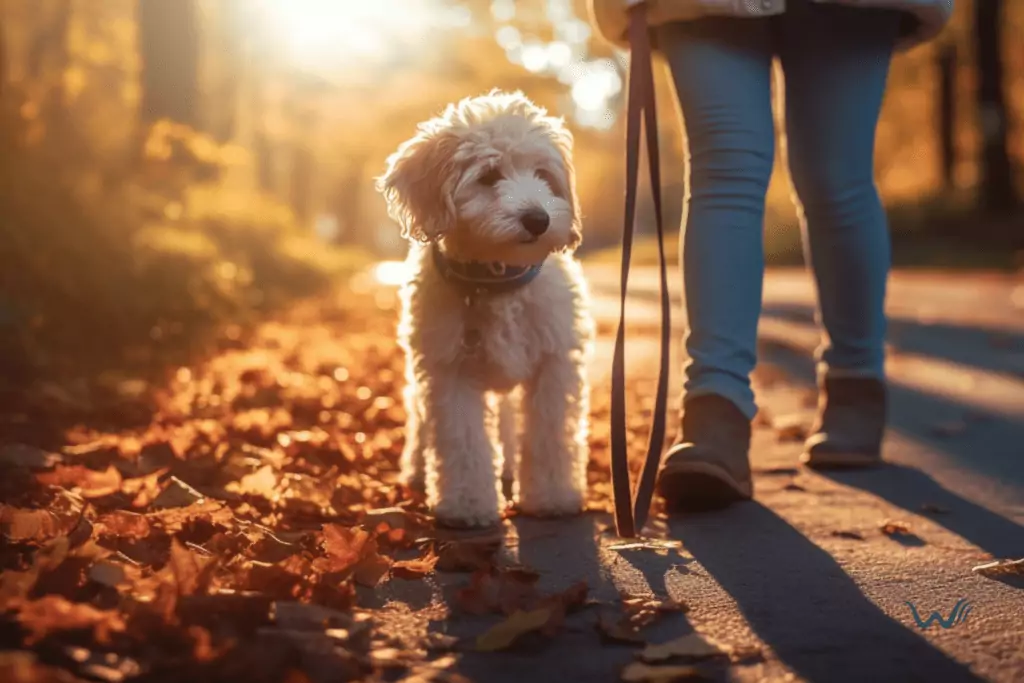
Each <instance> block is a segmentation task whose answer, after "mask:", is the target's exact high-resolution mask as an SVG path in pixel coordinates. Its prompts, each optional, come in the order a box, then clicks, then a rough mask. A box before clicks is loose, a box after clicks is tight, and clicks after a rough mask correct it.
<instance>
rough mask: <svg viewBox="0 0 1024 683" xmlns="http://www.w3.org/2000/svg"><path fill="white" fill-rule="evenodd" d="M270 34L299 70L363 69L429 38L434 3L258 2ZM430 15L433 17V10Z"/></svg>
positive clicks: (428, 0)
mask: <svg viewBox="0 0 1024 683" xmlns="http://www.w3.org/2000/svg"><path fill="white" fill-rule="evenodd" d="M261 4H262V7H263V14H264V19H265V20H266V21H267V22H268V25H269V29H270V31H271V33H272V35H274V36H275V37H276V38H277V39H278V40H279V41H280V42H281V44H282V45H283V47H284V49H285V50H286V51H287V52H288V55H289V58H290V59H291V60H292V61H294V62H296V63H297V64H299V65H300V66H302V67H305V68H309V69H315V70H328V69H337V68H342V67H344V66H356V65H363V64H364V63H365V62H366V61H370V60H374V59H383V58H387V57H389V56H391V55H393V54H394V53H395V51H397V50H398V48H399V47H401V48H403V49H405V48H407V47H409V46H410V43H413V42H415V41H418V40H421V39H422V38H424V37H425V36H426V35H428V34H429V32H430V29H431V27H432V25H433V24H434V23H435V22H434V21H433V19H434V18H435V17H436V16H437V14H436V12H437V9H438V8H437V7H435V6H434V4H435V3H434V2H433V0H372V1H367V0H261ZM432 8H433V9H434V12H433V13H432V12H431V9H432Z"/></svg>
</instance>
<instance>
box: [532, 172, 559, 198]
mask: <svg viewBox="0 0 1024 683" xmlns="http://www.w3.org/2000/svg"><path fill="white" fill-rule="evenodd" d="M537 178H539V179H540V180H543V181H544V182H545V183H546V184H547V186H548V187H549V188H550V189H551V191H552V192H554V193H555V194H556V195H558V196H561V195H562V187H561V185H559V184H558V179H557V178H556V177H555V174H554V173H552V172H551V171H546V170H544V169H540V170H539V171H537Z"/></svg>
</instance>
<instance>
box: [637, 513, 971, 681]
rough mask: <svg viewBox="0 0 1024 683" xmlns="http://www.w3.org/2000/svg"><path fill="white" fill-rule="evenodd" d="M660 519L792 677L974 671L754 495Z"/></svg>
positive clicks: (916, 676)
mask: <svg viewBox="0 0 1024 683" xmlns="http://www.w3.org/2000/svg"><path fill="white" fill-rule="evenodd" d="M669 527H670V529H671V535H672V536H673V537H674V538H677V539H679V540H681V541H682V542H683V545H684V547H685V548H686V549H687V550H688V551H689V552H690V553H692V554H693V556H694V557H695V558H696V559H697V561H698V562H699V563H700V564H701V565H702V566H703V567H704V568H705V569H706V570H707V572H708V573H709V574H710V575H711V576H712V577H713V578H714V579H715V581H717V582H718V584H719V585H720V586H721V587H722V588H723V589H724V590H725V592H726V593H728V594H729V595H730V596H731V597H732V598H733V599H734V600H735V601H736V604H737V606H738V607H739V610H740V612H741V613H742V614H743V616H744V617H745V618H746V620H747V622H748V623H749V625H750V628H751V629H752V630H753V631H754V632H755V633H756V634H757V635H758V637H759V638H761V639H762V640H763V641H764V642H765V643H766V644H767V645H768V646H769V647H770V648H771V650H772V651H773V653H774V654H775V655H776V656H777V657H778V659H779V660H781V661H782V663H784V664H785V665H786V666H788V667H789V668H790V669H791V670H792V671H793V672H795V673H796V674H797V675H798V676H800V677H802V678H806V679H807V680H811V681H857V682H858V683H860V682H862V681H869V680H870V681H874V682H878V681H901V682H902V681H917V680H920V681H944V682H945V681H976V680H983V679H982V678H980V677H978V676H976V675H975V674H973V673H972V672H971V671H970V669H969V668H968V667H967V666H965V665H964V664H962V663H960V662H958V661H956V660H954V659H952V658H950V657H949V656H948V655H946V654H945V653H944V652H942V651H941V650H939V649H937V648H936V647H934V646H933V645H932V644H931V643H929V642H928V641H927V640H925V639H924V638H922V637H921V636H919V635H917V634H915V633H914V632H912V631H911V630H909V629H908V628H907V627H906V626H904V625H903V624H900V623H899V622H897V621H895V620H894V619H892V618H890V617H889V616H888V615H886V614H885V613H884V612H883V611H882V610H881V609H880V608H879V607H877V606H876V605H875V604H874V603H873V602H872V601H871V600H870V599H869V598H868V597H867V596H865V595H864V594H863V593H862V592H861V590H860V588H859V587H858V586H857V584H856V583H854V581H853V579H852V578H850V576H848V575H847V574H846V572H845V571H843V569H842V567H840V566H839V564H838V563H836V561H835V560H834V559H833V558H832V556H831V555H830V554H829V553H827V552H826V551H824V550H822V549H821V548H819V547H818V546H817V545H815V544H814V543H813V542H811V541H810V540H809V539H807V538H806V537H805V536H804V535H803V534H801V533H800V532H799V531H798V530H796V529H795V528H793V527H792V526H791V525H790V524H789V523H787V522H786V521H785V520H784V519H782V518H781V517H779V516H778V515H776V514H775V513H774V512H772V511H771V510H769V509H768V508H766V507H765V506H763V505H761V504H760V503H757V502H749V503H744V504H741V505H736V506H733V507H732V508H730V509H728V510H724V511H720V512H716V513H714V514H708V515H691V516H685V517H674V518H672V519H671V520H670V521H669ZM651 578H652V579H654V578H655V577H651Z"/></svg>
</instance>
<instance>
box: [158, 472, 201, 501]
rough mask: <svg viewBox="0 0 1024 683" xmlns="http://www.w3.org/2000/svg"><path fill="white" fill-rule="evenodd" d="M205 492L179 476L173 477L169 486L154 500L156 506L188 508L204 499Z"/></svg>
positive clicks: (168, 482)
mask: <svg viewBox="0 0 1024 683" xmlns="http://www.w3.org/2000/svg"><path fill="white" fill-rule="evenodd" d="M204 500H205V499H204V497H203V494H201V493H199V491H196V490H195V489H194V488H192V487H191V486H189V485H188V484H186V483H185V482H183V481H182V480H181V479H178V478H177V477H171V478H170V479H169V480H168V481H167V486H166V487H165V488H164V490H163V491H161V492H160V495H158V496H157V497H156V498H154V499H153V501H152V503H151V504H152V506H153V507H155V508H167V509H174V508H187V507H189V506H192V505H195V504H197V503H202V502H203V501H204Z"/></svg>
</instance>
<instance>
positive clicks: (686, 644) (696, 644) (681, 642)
mask: <svg viewBox="0 0 1024 683" xmlns="http://www.w3.org/2000/svg"><path fill="white" fill-rule="evenodd" d="M726 654H727V652H726V651H725V650H723V649H722V647H721V646H720V645H719V644H718V643H717V642H715V641H714V640H712V639H710V638H706V637H704V636H702V635H701V634H699V633H690V634H687V635H685V636H682V637H681V638H676V639H675V640H670V641H668V642H667V643H659V644H649V645H648V646H647V647H645V648H644V651H643V652H642V653H640V658H641V659H643V660H644V661H645V662H661V661H665V660H666V659H672V658H674V657H685V658H687V659H708V658H710V657H721V656H724V655H726Z"/></svg>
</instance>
